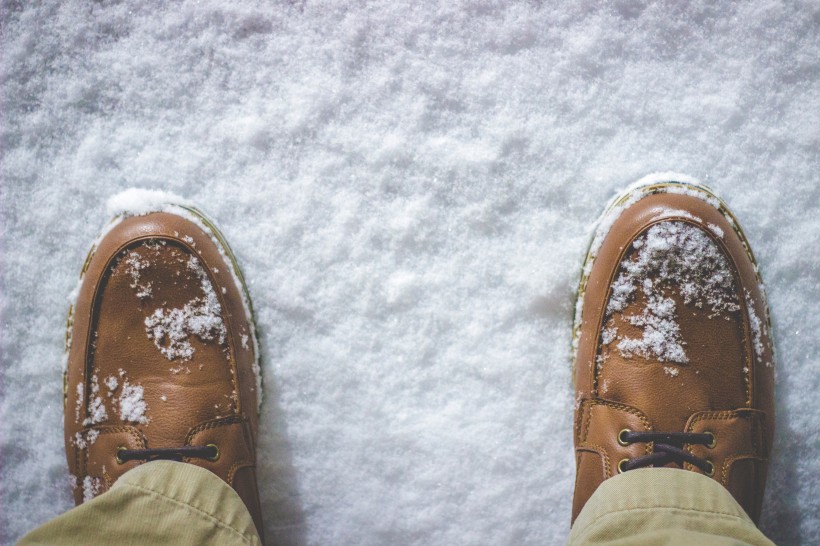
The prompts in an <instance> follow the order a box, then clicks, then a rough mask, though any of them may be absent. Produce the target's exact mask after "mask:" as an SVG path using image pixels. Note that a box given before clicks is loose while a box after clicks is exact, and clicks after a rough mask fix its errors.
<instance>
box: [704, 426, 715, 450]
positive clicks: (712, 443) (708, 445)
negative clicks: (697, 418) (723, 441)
mask: <svg viewBox="0 0 820 546" xmlns="http://www.w3.org/2000/svg"><path fill="white" fill-rule="evenodd" d="M704 434H706V435H707V436H709V437H710V438H711V439H712V440H711V441H710V442H709V443H708V444H706V447H708V448H709V449H712V448H713V447H715V446H716V445H717V438H716V437H715V433H714V432H709V431H708V430H707V431H706V432H704Z"/></svg>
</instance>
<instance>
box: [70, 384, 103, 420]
mask: <svg viewBox="0 0 820 546" xmlns="http://www.w3.org/2000/svg"><path fill="white" fill-rule="evenodd" d="M77 392H78V393H79V392H80V389H79V388H78V389H77ZM99 393H100V383H99V380H98V379H97V374H93V375H92V376H91V393H90V394H89V397H88V417H86V418H85V419H83V425H86V426H87V425H94V424H97V423H102V422H103V421H105V420H106V419H108V412H107V411H106V409H105V403H104V402H103V399H102V397H100V396H99Z"/></svg>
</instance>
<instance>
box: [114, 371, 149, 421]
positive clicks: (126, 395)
mask: <svg viewBox="0 0 820 546" xmlns="http://www.w3.org/2000/svg"><path fill="white" fill-rule="evenodd" d="M144 392H145V391H144V389H143V388H142V386H141V385H131V384H129V383H128V381H124V382H123V384H122V392H120V397H119V402H120V419H122V420H123V421H129V422H131V423H140V424H142V425H147V424H148V423H149V422H150V419H149V418H148V417H147V416H146V415H145V412H146V411H147V410H148V406H147V404H146V403H145V400H144V399H143V394H144Z"/></svg>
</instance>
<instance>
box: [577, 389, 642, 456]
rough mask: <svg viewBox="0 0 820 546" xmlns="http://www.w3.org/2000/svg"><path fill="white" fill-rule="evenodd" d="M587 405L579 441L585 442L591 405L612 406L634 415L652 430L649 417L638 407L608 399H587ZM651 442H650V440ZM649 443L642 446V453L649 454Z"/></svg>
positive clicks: (590, 415) (590, 418)
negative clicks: (587, 409) (587, 408)
mask: <svg viewBox="0 0 820 546" xmlns="http://www.w3.org/2000/svg"><path fill="white" fill-rule="evenodd" d="M587 402H588V405H589V406H590V408H589V411H588V412H587V418H586V424H585V425H584V431H583V436H582V437H581V442H582V443H583V442H586V438H587V435H588V434H589V422H590V421H591V420H592V407H593V406H606V407H608V408H612V409H614V410H618V411H623V412H626V413H629V414H631V415H634V416H635V417H637V418H638V419H640V420H641V423H643V425H644V427H646V430H652V424H651V423H650V422H649V419H647V418H646V416H645V415H644V414H643V413H642V412H641V411H640V410H638V409H635V408H633V407H631V406H627V405H626V404H619V403H618V402H610V401H608V400H598V399H592V400H588V401H587ZM650 443H651V442H650ZM650 443H647V444H646V445H645V446H644V453H645V454H646V455H649V454H650V453H651V452H652V451H651V450H650V449H649V445H650Z"/></svg>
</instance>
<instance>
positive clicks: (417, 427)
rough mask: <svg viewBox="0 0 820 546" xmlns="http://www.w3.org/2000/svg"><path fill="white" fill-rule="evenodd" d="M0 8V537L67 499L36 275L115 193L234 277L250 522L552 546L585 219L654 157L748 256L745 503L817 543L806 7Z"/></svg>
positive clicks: (378, 539)
mask: <svg viewBox="0 0 820 546" xmlns="http://www.w3.org/2000/svg"><path fill="white" fill-rule="evenodd" d="M0 20H2V21H3V23H2V25H0V40H1V41H2V43H0V51H2V55H0V78H2V79H1V80H0V81H2V93H0V102H1V103H2V104H0V106H1V107H0V112H2V114H1V115H2V121H0V128H2V129H0V132H2V153H1V154H0V179H1V180H2V183H0V364H2V365H0V415H2V416H3V418H2V419H0V461H2V464H0V483H2V488H3V506H2V510H0V543H3V544H7V543H14V542H16V540H17V539H18V538H19V537H20V536H22V534H23V533H24V532H26V531H28V530H29V529H31V528H33V527H34V526H36V525H38V524H40V523H42V522H44V521H46V520H47V519H49V518H51V517H54V516H55V515H57V514H59V513H61V512H63V511H65V510H67V509H68V508H69V507H71V506H72V505H73V501H72V499H71V494H70V491H69V489H68V487H67V486H66V485H65V475H66V473H67V472H68V470H67V467H66V462H65V455H64V448H63V435H62V426H61V421H62V412H63V407H62V382H61V376H60V360H61V357H62V345H63V332H64V326H65V318H66V311H67V304H66V296H67V295H68V294H69V293H70V292H71V291H72V289H73V288H74V287H75V286H76V284H77V276H78V274H79V271H80V268H81V267H82V263H83V261H84V259H85V255H86V252H87V250H88V248H89V246H90V244H91V243H92V241H94V240H95V238H96V237H97V235H98V233H99V230H100V228H101V227H102V226H103V225H105V223H106V222H107V221H108V219H109V218H110V214H111V213H113V212H116V211H117V210H118V209H119V210H122V209H129V210H135V208H136V205H134V204H133V203H125V204H120V203H114V204H113V205H112V208H111V213H109V211H108V210H107V209H106V201H107V200H108V199H109V198H110V197H111V196H113V195H116V194H118V192H120V191H122V190H125V189H127V188H132V187H137V188H149V189H155V190H162V191H165V192H169V193H173V194H175V195H178V196H182V197H184V198H185V199H187V200H190V202H191V203H195V204H196V205H197V207H199V208H201V209H202V210H203V211H205V212H206V213H208V215H209V216H211V217H213V218H214V219H216V220H217V221H218V222H219V226H220V228H221V229H222V230H223V233H224V234H225V236H226V238H227V240H228V241H229V242H230V244H231V247H232V248H233V250H234V251H235V252H236V255H237V258H238V260H239V262H240V264H241V266H242V268H243V273H244V274H245V277H246V279H247V281H248V284H249V289H250V293H251V296H252V298H253V304H254V308H255V311H256V314H257V316H258V322H259V330H258V331H259V333H260V337H259V340H258V341H259V345H260V346H261V349H262V355H263V360H262V365H263V367H264V370H263V371H264V379H265V383H264V394H265V398H266V401H265V402H264V404H263V405H262V415H261V419H260V424H261V427H262V429H263V431H262V433H260V435H259V438H260V445H259V454H260V457H259V461H260V462H259V464H260V468H259V478H260V492H261V495H262V505H263V511H264V513H265V515H266V520H265V525H266V528H267V535H268V536H269V537H272V536H274V532H275V530H276V529H282V528H284V527H287V528H292V529H294V533H295V534H296V535H297V536H299V537H301V542H302V543H308V544H343V543H355V544H555V543H561V542H563V541H564V537H566V535H567V533H568V528H569V519H570V510H571V503H572V488H573V484H574V456H573V452H572V415H571V410H572V406H573V403H574V393H573V391H572V389H571V387H570V384H571V380H570V371H569V369H570V356H569V354H570V347H569V344H570V341H569V339H570V328H571V325H572V311H573V305H574V298H573V292H574V290H575V287H576V284H577V281H578V275H579V273H580V268H581V266H582V260H583V255H584V253H585V252H586V249H587V243H588V241H589V236H590V231H589V227H590V226H591V225H592V224H593V223H594V222H595V220H596V218H598V216H599V215H600V214H601V212H602V211H603V210H604V206H605V205H606V203H607V201H608V200H609V198H610V197H611V196H612V195H614V194H615V193H616V192H617V191H618V190H620V189H622V188H623V187H625V186H627V185H628V184H630V183H631V182H632V181H634V180H636V179H638V178H640V177H642V176H644V175H645V174H647V173H652V172H655V171H670V170H674V171H678V172H684V173H689V174H690V175H691V176H694V177H697V178H698V179H700V180H702V181H703V182H704V183H706V184H708V185H709V186H710V187H711V188H713V189H714V190H715V192H716V193H717V194H718V195H719V196H720V197H721V198H722V199H724V200H725V201H726V202H727V203H728V204H729V205H730V206H731V207H732V210H733V211H734V212H735V213H736V214H737V217H738V219H739V221H740V222H741V223H742V225H743V228H744V230H745V232H746V234H747V235H748V237H749V239H750V242H751V245H752V248H753V250H754V252H755V255H756V257H757V258H758V261H759V262H760V268H761V272H762V275H763V279H764V281H765V282H766V287H767V289H768V292H769V297H770V304H771V314H772V320H773V335H774V337H775V341H776V343H775V349H776V350H777V374H778V385H777V396H778V416H777V423H776V427H775V430H776V450H775V452H774V454H773V457H772V462H771V467H770V473H769V481H768V488H767V492H766V498H765V502H764V515H763V521H762V527H763V529H764V531H765V532H766V533H767V534H768V535H769V536H771V538H772V539H773V540H774V541H775V542H776V543H779V544H814V543H818V542H820V515H819V514H820V495H817V494H816V492H817V490H818V486H819V485H820V477H818V472H817V465H818V455H817V449H816V433H815V431H816V430H817V429H818V423H820V408H817V407H816V405H810V404H809V405H807V404H806V400H811V399H812V397H813V396H814V394H815V393H816V392H817V391H818V390H820V376H819V374H818V373H817V369H818V367H820V357H819V356H818V355H820V340H819V339H818V336H817V335H816V333H817V332H818V331H820V314H818V313H817V312H816V310H815V309H814V308H815V307H816V302H818V301H820V263H819V261H820V258H818V256H817V252H816V249H818V248H820V213H819V211H818V209H820V187H819V186H818V183H817V173H818V172H820V158H819V157H818V150H820V94H818V73H819V71H818V59H820V36H819V34H820V27H819V26H818V24H817V9H816V3H814V2H809V1H806V0H797V1H795V2H774V1H764V2H707V1H705V0H693V1H691V2H665V3H652V2H634V3H628V2H623V1H612V2H605V3H601V2H591V1H589V0H579V1H577V2H563V3H560V4H558V3H551V2H503V1H500V0H454V1H451V2H437V3H435V2H406V1H405V0H391V1H389V2H388V1H385V0H375V1H372V2H366V3H365V2H349V1H344V2H342V1H339V0H328V1H326V2H321V3H317V2H304V1H300V2H278V3H276V4H275V6H274V7H271V5H269V4H264V3H257V2H245V1H242V0H238V1H236V2H224V1H215V0H198V1H196V2H194V1H192V0H182V1H180V2H176V3H167V4H166V3H155V2H137V1H134V0H123V1H120V2H94V3H86V2H78V1H77V0H64V1H61V2H4V3H2V4H0ZM662 178H664V177H663V176H660V177H658V179H662ZM140 199H142V198H140ZM165 201H167V199H166V198H165V197H163V198H157V199H155V200H154V202H155V203H156V202H165ZM142 208H143V210H147V209H149V208H152V207H150V206H148V205H144V206H143V207H142ZM727 235H728V234H727ZM400 271H401V272H405V273H406V274H407V275H412V276H413V277H412V278H413V279H415V281H414V282H413V283H411V284H404V285H401V283H397V284H395V285H393V284H390V283H389V282H388V281H389V280H390V279H391V278H392V276H393V275H394V274H395V273H397V272H400ZM223 273H224V272H223ZM408 278H411V277H408ZM394 280H396V279H394ZM388 287H393V288H391V290H393V289H395V292H392V291H388V290H387V288H388ZM155 292H156V290H155ZM388 297H391V298H392V297H395V298H396V299H395V300H391V301H392V303H391V302H390V301H388ZM135 301H137V299H136V298H135ZM145 301H147V302H150V301H152V300H150V299H146V300H145ZM160 305H161V302H156V306H160ZM152 310H153V308H152ZM759 318H760V320H761V321H763V320H765V319H764V317H762V316H761V317H759ZM253 341H254V340H253V339H251V342H253ZM100 379H103V378H100ZM121 383H122V380H121V381H120V384H121ZM668 383H670V384H671V385H675V384H676V382H675V381H672V380H670V381H668ZM144 386H145V388H146V389H147V388H148V385H147V384H145V385H144ZM70 388H72V389H74V388H76V385H73V384H72V385H70ZM613 388H614V386H613V385H610V391H612V389H613ZM168 392H170V391H168ZM169 397H172V395H169ZM108 400H111V399H108ZM172 401H173V400H169V402H168V404H170V403H171V402H172ZM106 403H107V404H109V410H111V411H113V407H110V406H111V404H110V403H109V402H106ZM166 405H167V404H166ZM156 409H157V408H153V407H151V408H150V410H149V416H151V417H152V419H153V420H156V419H157V418H158V417H157V414H155V413H153V412H154V411H156ZM69 410H70V411H73V408H69ZM72 417H73V416H72ZM154 425H155V421H152V423H151V424H150V425H148V426H149V427H152V426H154ZM32 438H36V439H37V445H36V451H35V446H34V445H33V444H32ZM795 454H800V456H795ZM282 504H285V505H287V506H288V507H290V508H292V509H293V510H292V511H291V512H289V513H291V514H297V515H298V517H297V516H294V518H295V519H296V524H293V520H292V519H290V516H283V515H282V513H283V511H278V510H277V507H278V506H281V505H282ZM373 514H378V517H373ZM300 517H301V518H303V520H304V521H303V523H299V518H300ZM289 524H291V527H288V525H289Z"/></svg>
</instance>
